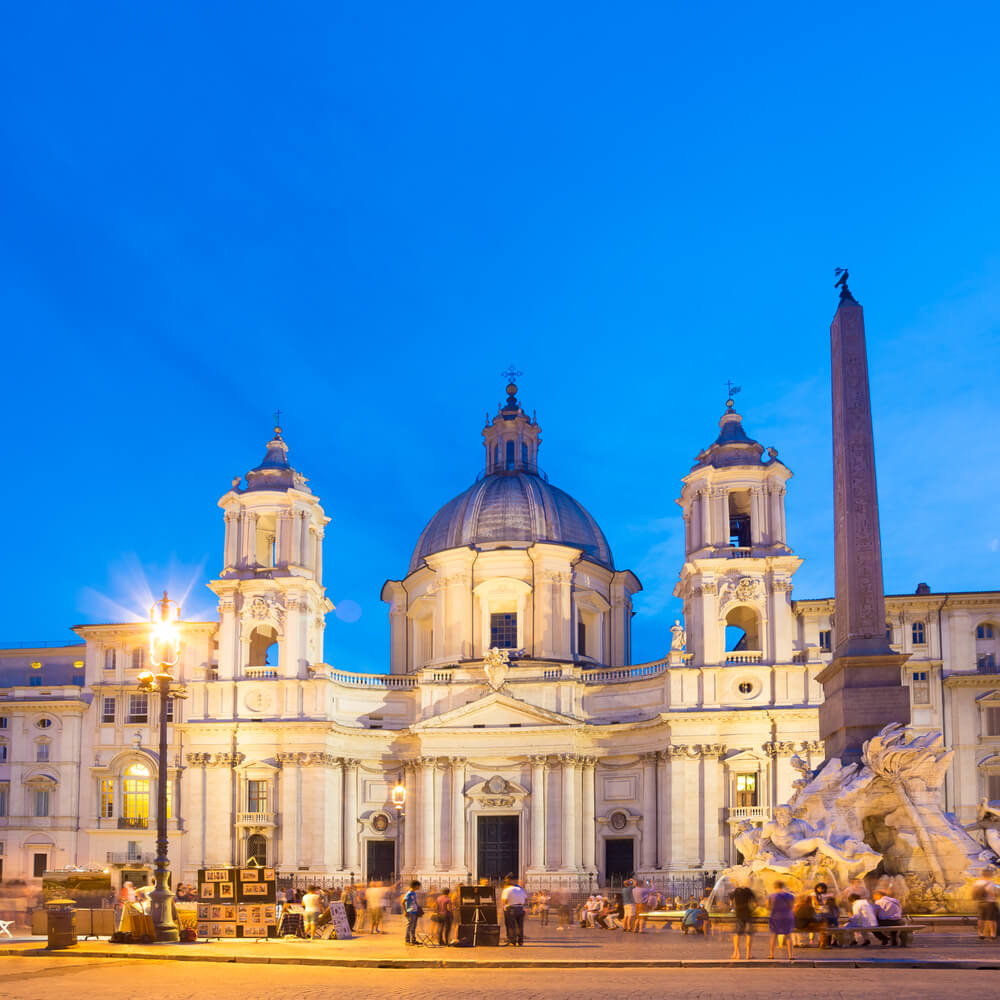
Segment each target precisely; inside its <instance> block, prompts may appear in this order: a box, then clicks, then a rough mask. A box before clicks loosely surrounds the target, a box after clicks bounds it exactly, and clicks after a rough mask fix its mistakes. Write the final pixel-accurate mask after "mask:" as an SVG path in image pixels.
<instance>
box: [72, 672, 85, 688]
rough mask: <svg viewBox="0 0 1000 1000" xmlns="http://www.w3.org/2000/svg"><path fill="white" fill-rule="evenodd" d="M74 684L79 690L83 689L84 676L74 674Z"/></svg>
mask: <svg viewBox="0 0 1000 1000" xmlns="http://www.w3.org/2000/svg"><path fill="white" fill-rule="evenodd" d="M73 683H74V684H75V685H76V686H77V687H78V688H82V687H83V675H82V674H74V675H73Z"/></svg>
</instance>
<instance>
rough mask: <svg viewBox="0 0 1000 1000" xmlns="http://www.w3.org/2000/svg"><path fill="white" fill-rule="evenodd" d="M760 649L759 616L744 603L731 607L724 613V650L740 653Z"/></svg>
mask: <svg viewBox="0 0 1000 1000" xmlns="http://www.w3.org/2000/svg"><path fill="white" fill-rule="evenodd" d="M760 649H762V647H761V637H760V616H759V615H758V614H757V612H756V611H754V610H753V608H748V607H747V606H746V605H740V606H739V607H735V608H733V610H732V611H730V612H729V614H728V615H726V652H727V653H742V652H744V651H748V650H749V651H757V650H760Z"/></svg>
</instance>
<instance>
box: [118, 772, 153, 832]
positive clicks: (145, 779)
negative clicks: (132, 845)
mask: <svg viewBox="0 0 1000 1000" xmlns="http://www.w3.org/2000/svg"><path fill="white" fill-rule="evenodd" d="M149 781H150V775H149V767H148V766H147V765H146V764H143V763H141V762H139V761H136V762H135V763H134V764H129V766H128V767H127V768H125V772H124V774H123V775H122V819H123V820H124V825H126V826H135V827H139V828H141V829H145V828H146V827H147V826H148V825H149Z"/></svg>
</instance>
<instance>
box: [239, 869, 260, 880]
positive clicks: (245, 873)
mask: <svg viewBox="0 0 1000 1000" xmlns="http://www.w3.org/2000/svg"><path fill="white" fill-rule="evenodd" d="M240 881H241V882H259V881H260V869H259V868H241V869H240Z"/></svg>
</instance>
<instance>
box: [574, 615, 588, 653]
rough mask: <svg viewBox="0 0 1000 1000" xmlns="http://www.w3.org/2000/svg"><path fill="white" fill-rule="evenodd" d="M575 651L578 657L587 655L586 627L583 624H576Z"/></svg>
mask: <svg viewBox="0 0 1000 1000" xmlns="http://www.w3.org/2000/svg"><path fill="white" fill-rule="evenodd" d="M576 651H577V653H578V654H579V655H580V656H586V655H587V625H586V623H585V622H577V623H576Z"/></svg>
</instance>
